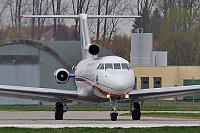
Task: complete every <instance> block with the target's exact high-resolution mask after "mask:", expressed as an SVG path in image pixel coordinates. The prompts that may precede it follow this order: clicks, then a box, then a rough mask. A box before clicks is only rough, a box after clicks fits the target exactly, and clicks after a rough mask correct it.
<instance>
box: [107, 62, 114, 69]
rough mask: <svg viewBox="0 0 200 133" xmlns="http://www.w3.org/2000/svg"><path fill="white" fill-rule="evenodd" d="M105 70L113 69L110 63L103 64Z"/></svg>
mask: <svg viewBox="0 0 200 133" xmlns="http://www.w3.org/2000/svg"><path fill="white" fill-rule="evenodd" d="M105 69H113V65H112V63H106V64H105Z"/></svg>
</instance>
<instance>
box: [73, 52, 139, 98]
mask: <svg viewBox="0 0 200 133" xmlns="http://www.w3.org/2000/svg"><path fill="white" fill-rule="evenodd" d="M75 83H76V85H77V89H78V93H79V96H82V98H84V97H87V98H88V99H86V100H93V98H94V99H97V97H98V98H99V99H106V98H108V96H110V97H118V98H124V96H125V95H126V94H128V93H129V92H130V91H131V90H132V89H133V87H134V85H135V76H134V72H133V69H132V67H131V65H130V63H129V62H128V61H126V60H125V59H123V58H121V57H118V56H106V57H102V58H95V59H85V60H82V61H80V62H79V64H78V65H77V69H76V71H75Z"/></svg>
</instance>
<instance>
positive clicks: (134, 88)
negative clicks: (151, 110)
mask: <svg viewBox="0 0 200 133" xmlns="http://www.w3.org/2000/svg"><path fill="white" fill-rule="evenodd" d="M133 90H137V77H135V86H134V87H133Z"/></svg>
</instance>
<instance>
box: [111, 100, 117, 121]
mask: <svg viewBox="0 0 200 133" xmlns="http://www.w3.org/2000/svg"><path fill="white" fill-rule="evenodd" d="M117 102H118V100H117V99H116V98H114V100H113V104H112V106H113V109H112V110H111V112H110V117H111V121H116V120H117V116H118V113H117V109H116V106H117Z"/></svg>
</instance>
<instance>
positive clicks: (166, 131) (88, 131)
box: [0, 127, 200, 133]
mask: <svg viewBox="0 0 200 133" xmlns="http://www.w3.org/2000/svg"><path fill="white" fill-rule="evenodd" d="M199 131H200V127H153V128H128V129H124V128H112V129H109V128H60V129H31V128H13V127H6V128H0V132H2V133H77V132H81V133H113V132H114V133H199Z"/></svg>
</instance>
